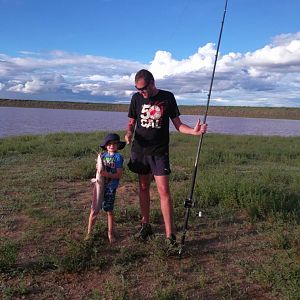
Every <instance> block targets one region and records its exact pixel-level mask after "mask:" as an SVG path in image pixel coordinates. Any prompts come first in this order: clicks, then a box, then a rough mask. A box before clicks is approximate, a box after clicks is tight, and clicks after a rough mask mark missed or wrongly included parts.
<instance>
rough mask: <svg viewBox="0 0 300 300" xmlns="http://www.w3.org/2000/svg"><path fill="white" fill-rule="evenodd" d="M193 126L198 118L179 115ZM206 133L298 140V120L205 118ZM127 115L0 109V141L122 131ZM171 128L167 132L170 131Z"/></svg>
mask: <svg viewBox="0 0 300 300" xmlns="http://www.w3.org/2000/svg"><path fill="white" fill-rule="evenodd" d="M181 119H182V121H183V122H185V123H186V124H188V125H190V126H194V124H195V123H196V121H197V119H198V117H197V116H191V115H182V116H181ZM207 123H208V126H209V130H208V132H212V133H222V134H233V135H267V136H271V135H279V136H300V120H299V121H298V120H278V119H276V120H275V119H258V118H235V117H213V116H208V118H207ZM126 124H127V113H124V112H109V111H88V110H65V109H64V110H63V109H45V108H19V107H18V108H16V107H0V137H6V136H15V135H26V134H47V133H52V132H62V131H63V132H90V131H96V130H100V131H116V130H125V128H126ZM174 130H175V129H174V127H173V125H171V131H174Z"/></svg>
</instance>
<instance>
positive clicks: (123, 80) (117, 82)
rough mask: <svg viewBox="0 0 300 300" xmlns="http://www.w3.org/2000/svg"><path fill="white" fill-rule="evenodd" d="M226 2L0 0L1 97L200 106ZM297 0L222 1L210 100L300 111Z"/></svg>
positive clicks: (217, 102) (222, 7) (208, 84)
mask: <svg viewBox="0 0 300 300" xmlns="http://www.w3.org/2000/svg"><path fill="white" fill-rule="evenodd" d="M224 5H225V1H224V0H205V1H204V0H151V1H138V0H85V1H83V0H72V1H71V0H42V1H41V0H0V98H9V99H33V100H58V101H80V102H113V103H129V101H130V99H131V95H132V94H133V93H134V92H135V88H134V75H135V73H136V72H137V71H138V70H140V69H148V70H150V71H151V72H152V73H153V75H154V77H155V82H156V86H157V87H158V88H160V89H164V90H170V91H172V92H173V93H174V94H175V97H176V99H177V102H178V103H179V104H181V105H184V104H186V105H205V104H206V102H207V94H208V89H209V86H210V82H211V76H212V70H213V64H214V60H215V55H216V46H217V42H218V37H219V32H220V27H221V21H222V17H223V13H224ZM299 11H300V1H299V0H285V1H277V0H228V6H227V12H226V18H225V22H224V29H223V35H222V40H221V45H220V51H219V56H218V62H217V66H216V73H215V79H214V84H213V90H212V94H211V102H210V103H211V105H222V106H267V107H300V18H299Z"/></svg>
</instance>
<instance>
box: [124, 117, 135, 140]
mask: <svg viewBox="0 0 300 300" xmlns="http://www.w3.org/2000/svg"><path fill="white" fill-rule="evenodd" d="M135 123H136V120H135V119H133V118H128V124H127V130H126V134H125V141H126V143H127V144H130V143H131V141H132V137H133V132H134V127H135Z"/></svg>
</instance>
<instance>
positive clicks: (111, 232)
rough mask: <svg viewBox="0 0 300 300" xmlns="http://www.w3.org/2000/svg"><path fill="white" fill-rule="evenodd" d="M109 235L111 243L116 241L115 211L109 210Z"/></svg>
mask: <svg viewBox="0 0 300 300" xmlns="http://www.w3.org/2000/svg"><path fill="white" fill-rule="evenodd" d="M107 227H108V230H107V235H108V239H109V242H110V243H113V242H115V240H116V239H115V236H114V213H113V212H112V211H108V212H107Z"/></svg>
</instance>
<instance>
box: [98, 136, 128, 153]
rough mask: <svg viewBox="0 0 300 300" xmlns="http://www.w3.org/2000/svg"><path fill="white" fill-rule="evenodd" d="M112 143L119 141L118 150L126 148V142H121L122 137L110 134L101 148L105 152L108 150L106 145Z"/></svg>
mask: <svg viewBox="0 0 300 300" xmlns="http://www.w3.org/2000/svg"><path fill="white" fill-rule="evenodd" d="M111 141H117V142H119V145H118V150H121V149H123V148H124V147H125V146H126V142H122V141H120V136H119V135H118V134H116V133H109V134H108V135H107V136H106V137H105V138H104V141H103V143H102V144H101V145H100V147H101V148H102V149H103V150H106V145H107V144H108V143H109V142H111Z"/></svg>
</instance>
